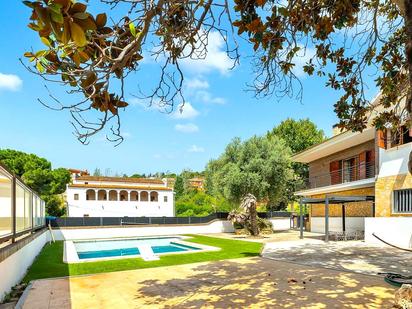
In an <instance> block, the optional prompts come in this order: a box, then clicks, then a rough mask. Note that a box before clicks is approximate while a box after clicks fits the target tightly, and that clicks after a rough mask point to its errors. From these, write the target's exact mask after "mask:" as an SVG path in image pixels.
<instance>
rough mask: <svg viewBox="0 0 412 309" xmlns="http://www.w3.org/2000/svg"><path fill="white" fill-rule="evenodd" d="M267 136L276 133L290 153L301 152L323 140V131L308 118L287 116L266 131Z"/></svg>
mask: <svg viewBox="0 0 412 309" xmlns="http://www.w3.org/2000/svg"><path fill="white" fill-rule="evenodd" d="M268 135H269V136H273V135H276V136H278V137H280V138H281V139H283V140H284V141H285V142H286V145H288V147H289V148H290V150H292V153H293V154H295V153H298V152H301V151H303V150H305V149H307V148H309V147H310V146H313V145H316V144H319V143H321V142H323V141H324V140H325V138H326V137H325V133H324V132H323V130H320V129H319V128H318V127H317V126H316V124H314V123H313V122H312V121H311V120H309V119H308V118H306V119H300V120H294V119H292V118H288V119H286V120H283V121H282V122H281V123H280V124H279V125H277V126H276V127H274V128H273V129H272V131H270V132H268Z"/></svg>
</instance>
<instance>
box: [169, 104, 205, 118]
mask: <svg viewBox="0 0 412 309" xmlns="http://www.w3.org/2000/svg"><path fill="white" fill-rule="evenodd" d="M197 116H199V112H198V111H197V110H196V109H195V108H194V107H193V106H192V104H190V103H189V102H186V103H185V104H182V105H180V106H179V108H178V109H177V110H176V111H175V112H174V113H173V114H172V117H173V118H175V119H192V118H195V117H197Z"/></svg>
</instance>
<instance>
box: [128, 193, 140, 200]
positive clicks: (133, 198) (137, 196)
mask: <svg viewBox="0 0 412 309" xmlns="http://www.w3.org/2000/svg"><path fill="white" fill-rule="evenodd" d="M130 200H131V201H138V200H139V194H138V193H137V192H136V191H131V192H130Z"/></svg>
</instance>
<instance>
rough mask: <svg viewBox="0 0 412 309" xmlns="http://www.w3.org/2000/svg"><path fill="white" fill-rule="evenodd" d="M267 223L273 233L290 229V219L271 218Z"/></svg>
mask: <svg viewBox="0 0 412 309" xmlns="http://www.w3.org/2000/svg"><path fill="white" fill-rule="evenodd" d="M269 221H270V222H271V223H272V227H273V230H274V231H284V230H289V229H290V218H271V219H269Z"/></svg>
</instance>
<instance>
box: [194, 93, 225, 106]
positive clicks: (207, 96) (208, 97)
mask: <svg viewBox="0 0 412 309" xmlns="http://www.w3.org/2000/svg"><path fill="white" fill-rule="evenodd" d="M195 97H196V99H197V100H199V101H201V102H203V103H212V104H225V103H226V100H225V99H224V98H221V97H214V96H212V94H211V93H210V92H209V91H204V90H200V91H198V92H197V93H196V95H195Z"/></svg>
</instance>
